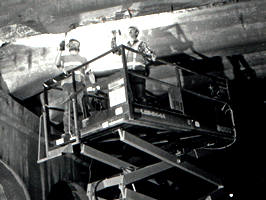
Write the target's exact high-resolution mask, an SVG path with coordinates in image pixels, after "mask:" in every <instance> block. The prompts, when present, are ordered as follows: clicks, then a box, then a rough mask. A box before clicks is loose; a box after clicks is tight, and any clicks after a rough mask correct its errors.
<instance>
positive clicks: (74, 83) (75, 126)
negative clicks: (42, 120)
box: [72, 71, 80, 142]
mask: <svg viewBox="0 0 266 200" xmlns="http://www.w3.org/2000/svg"><path fill="white" fill-rule="evenodd" d="M72 83H73V91H74V94H75V95H74V97H73V113H74V128H75V135H76V136H77V141H78V142H79V138H80V135H79V128H78V111H77V95H78V94H77V85H76V79H75V71H72Z"/></svg>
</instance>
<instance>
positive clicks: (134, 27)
mask: <svg viewBox="0 0 266 200" xmlns="http://www.w3.org/2000/svg"><path fill="white" fill-rule="evenodd" d="M128 29H134V30H135V31H136V32H137V33H139V29H138V28H137V27H136V26H130V27H128Z"/></svg>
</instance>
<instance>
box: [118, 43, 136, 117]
mask: <svg viewBox="0 0 266 200" xmlns="http://www.w3.org/2000/svg"><path fill="white" fill-rule="evenodd" d="M120 48H121V55H122V64H123V73H124V78H125V89H126V91H125V92H126V99H127V102H128V104H129V118H130V119H132V116H133V113H132V112H133V108H132V104H131V103H132V102H133V99H130V98H129V97H131V98H134V97H133V92H132V89H131V83H130V81H129V74H128V69H127V58H126V53H125V46H124V45H121V46H120Z"/></svg>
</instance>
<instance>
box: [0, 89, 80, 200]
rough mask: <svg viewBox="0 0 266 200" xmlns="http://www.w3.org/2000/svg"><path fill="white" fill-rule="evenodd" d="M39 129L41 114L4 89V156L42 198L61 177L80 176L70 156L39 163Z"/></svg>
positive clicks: (0, 123) (0, 109)
mask: <svg viewBox="0 0 266 200" xmlns="http://www.w3.org/2000/svg"><path fill="white" fill-rule="evenodd" d="M38 130H39V118H38V117H37V116H36V115H34V114H32V113H31V112H30V111H28V110H27V109H26V108H24V107H23V106H21V105H20V104H18V103H17V102H15V101H14V100H13V99H12V98H11V97H10V96H9V95H7V94H6V93H4V92H3V91H1V90H0V138H1V139H0V159H1V160H2V161H3V162H5V163H6V164H7V165H8V166H10V167H11V168H12V169H13V170H14V171H15V172H16V173H17V174H18V175H19V176H20V177H21V179H22V180H23V182H24V183H25V185H26V187H27V189H28V191H29V194H30V196H31V199H33V200H34V199H36V200H40V199H42V195H43V196H45V195H46V194H47V192H49V190H50V188H51V186H52V185H53V184H54V183H56V182H57V181H59V180H70V181H72V180H76V179H77V176H78V173H77V171H76V170H75V167H76V166H75V164H74V162H73V161H72V160H70V159H65V158H58V159H55V160H52V161H48V162H47V163H45V164H42V165H41V166H40V165H39V164H37V153H38ZM42 146H43V145H42ZM42 149H43V148H42ZM65 166H68V167H65ZM43 192H45V193H43ZM43 199H44V198H43Z"/></svg>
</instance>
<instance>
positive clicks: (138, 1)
mask: <svg viewBox="0 0 266 200" xmlns="http://www.w3.org/2000/svg"><path fill="white" fill-rule="evenodd" d="M0 6H1V7H0V42H1V44H0V45H2V46H1V49H0V75H1V77H0V81H1V83H2V84H0V86H1V88H2V89H4V90H6V91H7V92H9V93H11V94H13V95H14V96H15V97H17V98H19V99H22V100H24V99H27V98H29V97H31V96H34V95H35V94H38V93H39V92H40V90H41V84H42V82H43V81H45V80H47V79H48V78H51V77H53V76H54V75H56V74H58V71H57V70H56V69H54V63H53V61H54V58H55V56H56V54H57V49H58V44H59V42H60V41H61V40H62V38H63V37H64V34H63V33H64V32H66V31H68V30H69V27H70V25H73V24H74V25H75V26H78V27H80V28H77V29H76V31H74V35H75V34H76V35H81V33H82V32H83V33H84V32H86V33H87V36H86V38H95V39H96V38H97V37H99V35H100V36H102V37H104V35H103V34H102V35H101V34H99V33H98V32H97V31H100V32H102V31H107V32H110V31H111V29H112V28H114V27H115V26H117V27H119V28H122V29H123V27H124V26H125V25H128V24H129V23H133V24H136V25H138V26H140V27H141V28H142V29H143V38H144V39H146V40H147V42H149V43H150V45H151V46H152V47H153V49H154V50H155V51H156V53H157V54H158V56H159V57H167V56H173V55H176V54H178V53H187V54H189V55H192V56H195V54H194V53H193V52H192V51H191V50H196V51H198V52H199V53H202V54H204V55H206V56H209V57H211V56H220V57H221V58H222V60H223V64H224V74H226V76H227V77H228V78H229V79H232V78H234V75H233V67H232V65H231V64H230V62H229V61H228V59H226V56H230V55H236V54H242V55H244V57H245V59H246V60H247V61H248V63H249V65H250V66H251V67H252V68H253V69H254V70H255V71H256V73H257V74H258V75H259V76H261V77H264V76H265V72H266V70H264V68H265V65H266V56H265V55H266V54H265V52H266V31H265V30H266V19H265V16H266V13H265V12H266V11H265V10H266V9H265V8H266V3H265V2H264V1H263V0H255V1H251V0H197V1H196V0H131V1H126V0H113V1H106V0H91V1H87V0H76V1H72V0H54V1H50V0H26V1H25V0H2V1H1V2H0ZM159 13H160V14H159ZM143 20H145V21H146V22H147V21H148V22H150V23H146V25H142V21H143ZM147 24H148V25H147ZM103 27H104V28H103ZM108 27H109V28H108ZM117 27H115V28H117ZM96 32H97V33H96ZM83 37H84V36H83ZM108 37H109V36H107V39H106V43H108V45H109V40H110V38H108ZM37 39H38V40H41V41H45V45H44V44H42V45H39V46H38V45H36V44H35V43H37V42H36V41H37ZM80 39H81V40H84V41H85V42H87V40H85V39H82V37H81V38H80ZM98 39H99V38H98ZM100 40H102V39H99V41H100ZM89 42H91V41H90V40H89ZM82 44H83V43H82ZM173 44H174V45H173ZM104 45H105V44H103V45H102V47H100V48H98V47H97V48H98V49H97V48H96V49H85V50H86V53H87V54H86V53H85V56H86V57H87V59H90V58H93V56H96V55H94V54H93V52H94V53H95V52H97V53H98V54H100V53H102V52H104V51H105V50H108V48H109V46H108V48H107V47H105V46H104ZM83 48H84V45H83ZM33 85H34V86H35V87H32V86H33Z"/></svg>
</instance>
